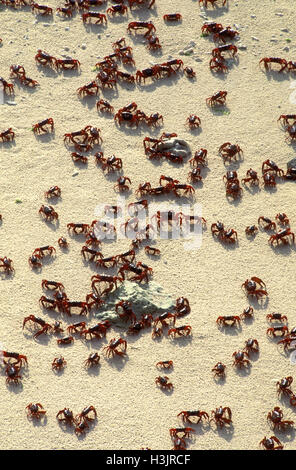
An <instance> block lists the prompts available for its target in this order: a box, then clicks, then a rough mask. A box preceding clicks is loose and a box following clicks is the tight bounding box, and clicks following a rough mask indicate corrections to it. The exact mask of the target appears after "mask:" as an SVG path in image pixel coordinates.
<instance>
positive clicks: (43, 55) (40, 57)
mask: <svg viewBox="0 0 296 470" xmlns="http://www.w3.org/2000/svg"><path fill="white" fill-rule="evenodd" d="M35 61H36V62H38V64H40V65H49V66H51V67H54V68H55V67H56V62H57V59H56V58H55V57H53V56H52V55H49V54H48V53H47V52H45V51H42V50H41V49H38V51H37V54H36V55H35Z"/></svg>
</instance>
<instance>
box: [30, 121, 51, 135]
mask: <svg viewBox="0 0 296 470" xmlns="http://www.w3.org/2000/svg"><path fill="white" fill-rule="evenodd" d="M45 126H49V127H50V132H53V130H54V122H53V119H52V118H47V119H44V120H43V121H41V122H37V124H33V127H32V131H33V132H34V134H40V133H41V132H44V133H45V134H47V133H48V132H49V131H48V128H47V127H45Z"/></svg>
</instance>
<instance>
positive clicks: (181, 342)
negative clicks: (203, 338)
mask: <svg viewBox="0 0 296 470" xmlns="http://www.w3.org/2000/svg"><path fill="white" fill-rule="evenodd" d="M168 339H169V341H170V342H171V344H173V345H174V346H178V347H179V348H184V347H185V346H188V344H190V343H191V342H192V340H193V338H192V336H191V335H188V336H180V337H178V338H177V337H176V338H171V337H168Z"/></svg>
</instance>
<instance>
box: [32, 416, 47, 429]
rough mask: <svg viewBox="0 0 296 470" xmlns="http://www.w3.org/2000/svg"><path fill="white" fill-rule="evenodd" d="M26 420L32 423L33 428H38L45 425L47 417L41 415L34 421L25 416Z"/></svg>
mask: <svg viewBox="0 0 296 470" xmlns="http://www.w3.org/2000/svg"><path fill="white" fill-rule="evenodd" d="M27 420H28V421H29V422H30V423H32V425H33V426H34V427H40V426H46V424H47V416H46V415H43V416H42V418H40V419H36V418H30V416H27Z"/></svg>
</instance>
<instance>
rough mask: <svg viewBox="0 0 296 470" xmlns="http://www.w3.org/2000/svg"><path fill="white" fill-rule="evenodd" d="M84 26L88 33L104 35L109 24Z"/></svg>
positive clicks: (86, 24)
mask: <svg viewBox="0 0 296 470" xmlns="http://www.w3.org/2000/svg"><path fill="white" fill-rule="evenodd" d="M83 26H84V28H85V30H86V32H87V33H94V34H98V33H99V32H101V33H104V32H105V31H106V29H107V27H108V24H105V23H101V24H99V23H97V24H96V23H86V22H85V23H83Z"/></svg>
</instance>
